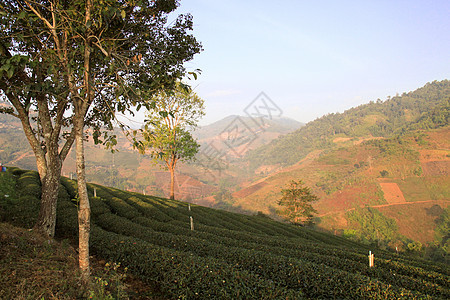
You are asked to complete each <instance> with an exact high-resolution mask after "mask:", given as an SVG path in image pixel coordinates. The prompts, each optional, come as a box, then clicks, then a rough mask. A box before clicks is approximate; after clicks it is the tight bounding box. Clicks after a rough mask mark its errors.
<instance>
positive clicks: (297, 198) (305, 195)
mask: <svg viewBox="0 0 450 300" xmlns="http://www.w3.org/2000/svg"><path fill="white" fill-rule="evenodd" d="M281 195H282V197H281V199H280V200H279V201H278V205H280V206H282V207H283V210H282V211H281V213H280V214H281V215H282V216H283V217H284V218H285V219H286V220H288V221H290V222H292V223H297V224H298V223H301V222H303V223H306V224H310V223H311V222H312V219H313V214H316V213H317V211H316V210H315V209H314V208H313V207H312V206H311V204H312V202H315V201H317V200H319V198H318V197H317V196H316V195H314V194H313V193H312V191H311V189H310V188H309V187H307V186H304V184H303V182H302V181H301V180H299V181H295V180H292V181H291V182H290V183H289V184H288V185H287V187H286V188H284V189H282V190H281Z"/></svg>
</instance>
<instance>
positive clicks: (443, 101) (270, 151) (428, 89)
mask: <svg viewBox="0 0 450 300" xmlns="http://www.w3.org/2000/svg"><path fill="white" fill-rule="evenodd" d="M449 96H450V81H449V80H443V81H433V82H431V83H427V84H426V85H425V86H424V87H422V88H419V89H417V90H415V91H413V92H410V93H404V94H403V95H401V96H396V97H392V98H390V97H389V98H388V99H387V100H386V101H384V102H383V101H381V100H380V101H377V102H370V103H368V104H364V105H360V106H358V107H355V108H351V109H349V110H346V111H345V112H343V113H333V114H328V115H325V116H323V117H321V118H318V119H316V120H314V121H312V122H309V123H308V124H306V125H305V126H303V127H301V128H300V129H298V130H297V131H295V132H293V133H290V134H287V135H284V136H281V137H279V138H278V139H276V140H273V141H272V142H271V143H270V144H269V145H266V146H262V147H260V148H258V149H256V150H253V151H249V153H248V155H247V156H246V159H247V160H248V161H249V162H250V164H251V167H252V169H256V168H257V167H258V166H261V165H272V164H280V165H282V166H287V165H292V164H294V163H296V162H298V161H299V160H301V159H302V158H304V157H305V156H306V155H307V154H308V153H310V152H311V151H313V150H317V149H329V148H334V147H336V144H335V143H334V142H333V140H334V138H335V137H336V135H340V136H345V137H350V138H355V137H356V138H359V137H367V136H374V137H384V138H391V137H396V136H398V135H401V134H403V133H405V132H408V131H409V130H411V129H431V128H438V127H442V126H446V125H448V124H449V101H448V98H449ZM390 150H392V149H390V148H386V149H385V151H387V152H389V151H390ZM281 153H282V155H280V154H281Z"/></svg>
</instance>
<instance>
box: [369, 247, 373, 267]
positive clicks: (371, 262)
mask: <svg viewBox="0 0 450 300" xmlns="http://www.w3.org/2000/svg"><path fill="white" fill-rule="evenodd" d="M369 267H371V268H372V267H373V254H372V251H369Z"/></svg>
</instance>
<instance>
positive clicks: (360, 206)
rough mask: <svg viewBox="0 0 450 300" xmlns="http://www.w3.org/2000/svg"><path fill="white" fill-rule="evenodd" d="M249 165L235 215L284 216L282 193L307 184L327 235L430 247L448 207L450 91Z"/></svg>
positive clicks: (334, 128)
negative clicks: (291, 185)
mask: <svg viewBox="0 0 450 300" xmlns="http://www.w3.org/2000/svg"><path fill="white" fill-rule="evenodd" d="M244 159H246V160H247V163H249V164H250V165H251V166H252V168H251V170H253V173H254V179H253V181H252V182H251V183H247V184H245V185H243V186H242V188H241V189H240V190H238V191H236V192H234V193H233V199H232V200H231V201H230V203H232V205H234V206H235V207H239V208H240V209H243V210H250V211H255V212H256V211H261V212H263V213H267V214H272V215H276V211H277V209H278V205H277V202H278V200H279V198H280V191H281V189H282V188H284V187H285V186H286V183H288V182H289V181H290V180H303V181H304V182H305V183H306V185H307V186H309V187H310V188H312V190H313V191H314V193H315V194H316V195H318V196H319V198H320V200H319V201H318V202H317V203H316V204H315V208H316V209H317V210H318V212H319V217H318V218H317V220H316V222H317V223H318V226H319V227H321V228H323V229H326V230H329V231H333V232H338V233H340V234H343V235H347V236H350V237H358V238H360V239H363V240H366V241H370V242H374V241H378V242H379V243H380V242H381V243H390V244H391V246H392V245H395V243H396V242H400V241H402V242H403V243H406V244H408V243H409V242H408V241H411V240H413V241H420V242H421V243H428V242H432V241H433V240H434V239H435V237H436V234H437V233H436V231H435V230H436V228H437V224H438V221H439V220H440V218H441V217H442V216H443V213H444V210H445V209H448V207H450V81H448V80H444V81H441V82H432V83H428V84H427V85H425V86H424V87H422V88H420V89H418V90H416V91H414V92H410V93H405V94H403V95H401V96H396V97H394V98H390V99H387V100H386V101H384V102H383V101H377V102H371V103H369V104H365V105H361V106H358V107H355V108H351V109H349V110H347V111H345V112H344V113H342V114H330V115H326V116H324V117H321V118H319V119H317V120H315V121H313V122H310V123H308V124H307V125H306V126H304V127H302V128H300V129H299V130H297V131H295V132H293V133H290V134H287V135H284V136H282V137H280V138H278V139H276V140H274V141H272V142H271V143H269V144H268V145H266V146H261V147H260V148H258V149H256V150H254V151H250V152H249V153H248V155H247V156H246V157H245V158H244ZM242 165H244V164H243V163H242Z"/></svg>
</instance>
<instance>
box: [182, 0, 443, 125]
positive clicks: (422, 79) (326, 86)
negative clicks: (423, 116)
mask: <svg viewBox="0 0 450 300" xmlns="http://www.w3.org/2000/svg"><path fill="white" fill-rule="evenodd" d="M177 12H178V13H186V12H187V13H191V14H192V15H193V17H194V31H193V34H194V35H195V36H196V37H197V38H198V40H200V41H201V42H202V44H203V47H204V51H203V52H202V53H200V54H199V55H197V56H196V57H195V59H194V60H193V61H191V62H189V63H188V64H187V65H186V66H187V67H188V69H190V70H193V69H196V68H199V69H201V70H202V74H201V76H200V77H199V78H198V80H196V81H190V82H189V83H190V84H191V85H192V86H193V87H194V88H195V91H196V92H197V94H199V95H200V96H201V97H202V98H203V99H205V102H206V116H205V117H204V119H203V120H202V122H201V124H202V125H204V124H209V123H211V122H214V121H217V120H219V119H221V118H223V117H225V116H227V115H230V114H241V115H243V114H244V112H243V110H244V109H245V107H246V106H247V105H248V104H249V103H250V102H252V100H253V99H254V98H255V97H257V96H258V94H259V93H260V92H265V93H266V94H267V95H268V96H269V97H270V98H271V99H272V101H273V102H275V103H276V104H277V105H278V106H279V107H280V108H281V109H282V111H283V115H284V116H287V117H290V118H294V119H296V120H298V121H302V122H308V121H311V120H314V119H315V118H317V117H320V116H322V115H324V114H326V113H331V112H342V111H344V110H346V109H348V108H351V107H354V106H357V105H359V104H363V103H367V102H369V101H371V100H376V99H377V98H380V99H382V100H385V99H386V97H387V96H394V95H395V94H396V93H400V94H401V93H403V92H408V91H411V90H415V89H416V88H418V87H421V86H423V85H424V84H425V83H426V82H429V81H433V80H442V79H450V76H449V75H450V1H363V0H360V1H273V0H272V1H263V0H260V1H253V0H251V1H238V0H228V1H214V0H209V1H208V0H181V1H180V7H179V9H178V10H177Z"/></svg>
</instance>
